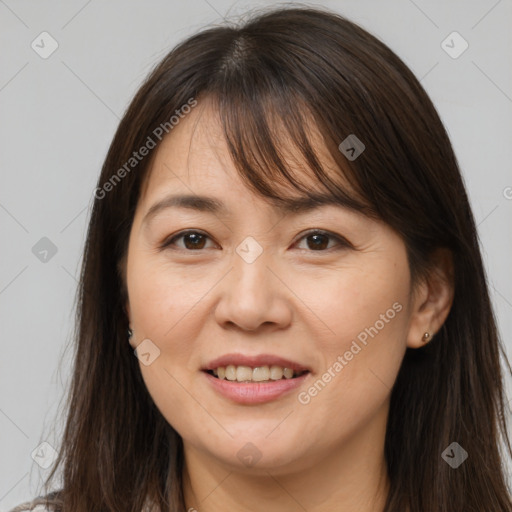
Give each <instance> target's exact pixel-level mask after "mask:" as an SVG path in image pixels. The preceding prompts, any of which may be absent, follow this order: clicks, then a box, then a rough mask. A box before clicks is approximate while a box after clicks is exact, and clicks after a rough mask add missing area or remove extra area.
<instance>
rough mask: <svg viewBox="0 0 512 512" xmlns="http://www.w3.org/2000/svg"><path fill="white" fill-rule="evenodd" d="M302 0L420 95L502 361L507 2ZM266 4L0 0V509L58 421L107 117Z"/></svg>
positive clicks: (509, 44) (28, 486) (25, 494)
mask: <svg viewBox="0 0 512 512" xmlns="http://www.w3.org/2000/svg"><path fill="white" fill-rule="evenodd" d="M316 3H317V4H320V5H323V6H326V7H329V8H332V9H334V10H336V11H338V12H340V13H342V14H344V15H346V16H347V17H349V18H350V19H352V20H354V21H356V22H358V23H359V24H361V25H362V26H363V27H364V28H366V29H368V30H369V31H370V32H372V33H373V34H375V35H376V36H378V37H380V38H381V39H382V40H383V41H384V42H385V43H386V44H388V45H389V46H390V47H391V48H392V49H393V50H394V51H395V52H396V53H397V54H398V55H399V56H400V57H401V58H402V59H403V60H404V61H405V63H406V64H407V65H408V66H409V67H410V68H411V69H412V71H413V72H414V73H415V74H416V76H417V77H418V78H420V79H421V83H422V84H423V86H424V87H425V88H426V90H427V92H428V93H429V94H430V96H431V98H432V99H433V101H434V104H435V105H436V107H437V109H438V111H439V113H440V115H441V118H442V120H443V122H444V123H445V125H446V127H447V129H448V132H449V134H450V136H451V140H452V143H453V145H454V148H455V152H456V154H457V157H458V159H459V162H460V165H461V168H462V171H463V174H464V178H465V180H466V183H467V187H468V191H469V195H470V198H471V202H472V206H473V209H474V213H475V216H476V219H477V222H478V228H479V232H480V237H481V241H482V245H483V248H484V258H485V263H486V266H487V270H488V275H489V279H490V283H491V285H492V286H491V292H492V297H493V302H494V305H495V308H496V313H497V317H498V321H499V327H500V330H501V333H502V336H503V338H504V340H505V343H506V346H507V350H508V353H509V354H510V352H511V349H512V339H511V333H512V322H511V318H512V314H511V313H512V286H511V285H512V274H511V270H510V268H511V266H510V260H511V255H512V234H511V229H510V218H511V214H512V188H507V187H512V173H511V172H510V162H511V160H512V149H511V148H512V144H511V141H512V116H511V113H512V85H511V84H512V59H511V51H510V50H511V48H512V31H511V30H510V26H511V20H512V3H511V1H510V0H500V1H496V0H481V1H467V0H465V1H462V0H460V1H450V2H446V1H442V0H435V1H426V0H414V1H413V0H393V1H387V2H378V1H368V0H365V1H362V0H351V1H349V0H346V1H345V0H338V1H323V2H309V4H310V5H315V4H316ZM270 5H274V2H247V1H242V0H240V1H238V2H234V1H233V0H187V1H185V2H183V1H178V0H173V1H167V2H166V1H163V0H160V1H157V0H153V1H122V0H112V1H108V2H106V1H99V0H89V1H86V0H73V1H68V2H63V1H62V2H57V1H39V0H37V1H36V0H34V1H23V0H20V1H16V0H0V47H1V48H2V51H1V56H0V59H1V60H0V109H1V123H0V145H1V155H2V160H1V173H2V174H1V177H2V182H1V188H0V229H1V241H2V251H1V257H2V264H1V265H0V314H1V320H2V322H1V332H0V336H1V349H2V350H1V358H0V370H1V371H0V461H1V462H0V509H1V510H7V509H9V508H10V507H12V506H13V505H15V504H18V503H20V502H21V501H23V500H25V499H28V498H30V497H33V496H35V495H36V494H37V492H38V485H39V483H40V482H41V479H42V477H44V476H45V474H46V472H47V470H44V469H42V468H40V467H39V465H37V464H36V463H35V462H34V461H33V460H32V458H31V453H32V452H33V450H34V449H35V448H36V447H37V446H38V445H39V444H40V443H41V442H42V441H47V442H49V443H50V444H52V445H53V446H57V445H58V440H59V433H60V431H61V426H60V425H57V430H56V432H55V433H52V421H53V418H54V415H55V413H56V411H57V405H58V403H59V400H60V398H61V396H62V394H63V390H64V389H65V386H66V383H67V379H68V376H69V369H70V358H69V353H70V352H69V350H68V352H64V349H65V347H66V345H68V343H69V341H70V339H71V334H72V329H73V299H74V293H75V289H76V284H77V281H76V279H77V277H76V276H77V275H78V269H79V263H80V258H81V250H82V247H83V242H84V238H85V232H86V226H87V220H88V216H89V213H90V205H91V203H92V192H93V189H94V187H95V183H96V180H97V177H98V174H99V171H100V167H101V164H102V162H103V159H104V157H105V154H106V151H107V148H108V146H109V143H110V141H111V138H112V136H113V134H114V131H115V129H116V126H117V124H118V121H119V118H120V116H121V115H122V113H123V111H124V109H125V108H126V107H127V105H128V102H129V100H130V99H131V97H132V95H133V94H134V93H135V91H136V90H137V88H138V86H139V85H140V83H141V81H142V80H143V78H144V77H145V76H146V74H147V72H148V71H149V70H150V68H151V67H152V65H153V64H154V63H156V62H157V61H158V60H159V59H160V58H162V57H163V56H164V55H165V53H167V51H169V50H170V49H171V47H173V46H174V45H175V44H176V43H177V42H178V41H180V40H182V39H183V38H184V37H186V36H188V35H189V34H192V33H193V32H196V31H197V30H199V29H200V28H202V27H203V26H204V25H206V24H210V23H218V22H221V21H222V17H224V16H226V15H230V16H231V15H238V14H241V13H243V12H245V11H247V10H248V9H249V8H257V7H263V6H270ZM43 31H47V32H49V33H50V34H51V36H52V37H53V38H54V39H55V40H56V41H57V42H58V45H59V46H58V49H57V50H56V51H55V52H54V53H53V54H52V55H51V56H50V57H49V58H47V59H43V58H41V57H40V56H39V55H38V54H37V53H36V52H35V51H34V50H33V49H32V48H31V43H32V41H33V40H36V42H37V41H39V40H40V39H37V38H38V36H39V34H40V33H41V32H43ZM453 31H457V32H459V33H460V34H461V35H462V37H463V38H464V39H465V40H466V41H467V42H468V43H469V48H468V49H467V51H465V52H464V53H463V54H462V55H461V56H460V57H458V58H457V59H453V58H451V57H450V56H449V55H448V54H447V53H446V52H445V51H444V50H443V48H442V47H441V42H442V41H443V40H444V39H445V38H446V37H447V36H448V35H449V34H450V33H451V32H453ZM39 44H41V43H39ZM457 44H458V43H457ZM47 48H48V47H47ZM432 151H435V148H432ZM507 196H508V199H507ZM418 201H421V198H420V197H419V198H418ZM42 237H48V238H49V239H50V240H51V241H52V242H53V243H54V244H55V245H56V247H57V249H58V252H57V253H56V254H55V255H54V256H53V257H52V258H50V259H49V260H48V261H47V262H46V263H44V262H41V261H40V260H39V259H38V258H37V257H36V256H35V255H34V254H33V252H32V247H33V246H34V245H35V244H36V243H37V242H38V241H39V240H40V239H41V238H42ZM59 368H60V370H59ZM507 387H508V397H509V399H511V398H512V391H511V390H512V387H511V386H510V385H507ZM425 392H426V393H428V389H427V390H425ZM465 448H466V449H467V450H468V452H469V453H470V456H471V447H465Z"/></svg>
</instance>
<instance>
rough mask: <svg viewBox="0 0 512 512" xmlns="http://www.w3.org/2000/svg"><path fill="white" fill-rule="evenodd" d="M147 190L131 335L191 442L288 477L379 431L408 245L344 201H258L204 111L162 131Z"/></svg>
mask: <svg viewBox="0 0 512 512" xmlns="http://www.w3.org/2000/svg"><path fill="white" fill-rule="evenodd" d="M322 158H323V160H324V162H323V163H324V164H325V165H326V166H331V168H333V169H334V168H335V166H334V164H333V162H331V161H330V160H329V156H328V155H327V153H322ZM297 172H298V171H297ZM146 185H147V186H146V187H145V188H144V190H143V192H142V194H141V197H140V199H139V203H138V206H137V210H136V213H135V218H134V222H133V225H132V230H131V234H130V240H129V248H128V258H127V265H126V279H127V289H128V300H129V302H128V304H127V311H128V314H129V319H130V325H131V327H132V329H133V331H134V336H133V340H132V342H131V343H132V345H133V346H134V347H135V346H138V345H139V344H140V347H139V349H138V355H139V358H140V369H141V372H142V375H143V378H144V381H145V384H146V386H147V388H148V390H149V393H150V394H151V396H152V398H153V400H154V402H155V403H156V405H157V407H158V408H159V410H160V411H161V413H162V414H163V416H164V417H165V418H166V419H167V421H168V422H169V423H170V424H171V425H172V426H173V427H174V429H175V430H176V431H177V432H178V433H179V434H180V435H181V437H182V438H183V441H184V445H185V449H186V450H189V451H195V452H196V453H201V454H202V455H203V456H204V457H206V458H210V459H211V460H212V461H216V462H218V463H220V464H224V465H226V466H229V467H234V466H236V467H237V468H238V469H239V470H241V471H242V470H249V469H248V468H249V466H250V465H251V461H253V462H257V467H258V468H262V469H265V468H267V469H268V468H273V469H274V470H275V471H276V472H278V471H286V470H287V469H289V468H291V467H292V465H293V467H294V468H300V467H307V466H308V465H309V464H313V463H314V462H315V461H318V460H321V459H322V458H325V457H326V455H327V454H333V453H341V452H342V450H345V449H348V447H349V446H350V443H351V442H353V440H354V439H355V438H356V437H357V436H361V435H362V434H363V433H365V434H367V433H369V432H381V433H382V431H383V429H384V428H385V421H386V415H387V407H388V401H389V395H390V390H391V387H392V385H393V382H394V380H395V378H396V375H397V372H398V369H399V366H400V363H401V361H402V358H403V355H404V352H405V349H406V346H407V337H408V335H409V331H410V328H411V316H412V311H413V305H412V303H411V294H410V291H411V282H410V274H409V268H408V262H407V255H406V249H405V246H404V243H403V241H402V240H401V238H400V237H399V236H398V235H397V234H396V233H395V232H394V231H393V230H391V229H390V228H389V227H388V226H387V225H385V224H383V223H380V222H377V221H375V220H371V219H369V218H367V217H365V216H364V215H362V214H360V213H356V212H353V211H350V210H348V209H346V208H344V207H341V206H339V205H326V206H322V207H320V208H315V209H310V210H304V211H298V212H283V211H281V210H278V209H277V208H276V207H274V206H273V205H272V204H271V203H270V202H269V201H268V200H266V199H264V198H262V197H260V196H257V195H256V194H254V193H253V192H252V191H250V190H249V189H248V188H247V187H246V185H244V183H243V182H242V181H241V179H240V178H239V177H238V175H237V172H236V170H235V168H234V166H233V164H232V163H231V161H230V159H229V156H228V149H227V147H226V145H225V142H224V139H223V137H222V134H221V128H220V126H219V125H218V122H217V118H216V116H215V114H214V112H213V111H211V110H209V109H208V108H205V109H204V110H201V108H200V107H198V108H196V109H195V110H193V111H192V112H191V113H190V114H189V115H188V116H187V117H186V118H185V119H183V120H181V121H180V123H179V125H177V126H175V127H174V128H173V131H172V132H171V133H170V134H169V135H168V136H167V138H166V139H164V141H163V143H162V145H161V146H160V147H159V148H158V150H157V153H156V154H155V158H154V161H153V164H152V169H151V173H150V175H149V179H148V181H147V183H146ZM311 186H316V185H315V184H314V183H313V182H311ZM283 193H284V192H283ZM178 195H194V196H208V197H209V198H212V199H213V200H214V201H216V204H217V206H219V208H218V209H217V210H215V211H212V208H203V209H201V208H197V204H196V205H195V206H196V207H193V206H194V205H191V204H190V203H188V204H186V203H184V202H183V201H182V203H181V206H180V204H179V203H178V202H177V201H176V200H175V201H174V205H172V204H171V202H173V201H169V200H168V199H169V197H170V196H178ZM287 195H288V196H294V197H299V196H298V192H297V191H293V190H292V189H291V188H290V189H289V190H288V194H287ZM166 199H167V203H166V204H165V203H161V202H162V201H165V200H166ZM159 203H160V206H159V207H157V208H154V205H157V204H159ZM210 206H211V205H210ZM150 210H152V213H149V215H148V212H150ZM142 354H144V355H143V356H142V357H141V355H142ZM219 368H221V369H219ZM222 368H224V370H223V369H222ZM284 368H287V370H284ZM208 370H210V371H208ZM291 370H294V372H293V373H291ZM215 374H217V375H215ZM292 375H293V376H292ZM222 376H224V379H222V378H221V377H222ZM289 377H291V378H289ZM229 379H231V380H229ZM232 379H235V380H232ZM250 379H253V380H252V381H251V382H246V381H247V380H250ZM367 440H368V437H366V442H368V441H367ZM255 467H256V466H255Z"/></svg>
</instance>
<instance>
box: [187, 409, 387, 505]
mask: <svg viewBox="0 0 512 512" xmlns="http://www.w3.org/2000/svg"><path fill="white" fill-rule="evenodd" d="M387 412H388V407H387V404H386V407H383V409H382V410H381V411H379V413H378V414H377V416H376V417H374V418H372V420H371V421H370V422H369V423H368V424H367V425H366V426H365V427H364V428H362V429H359V430H358V432H356V433H354V434H353V435H352V436H351V438H350V439H348V440H344V441H343V443H342V444H340V445H339V446H337V447H329V448H328V449H326V450H325V452H326V453H325V454H321V455H320V456H319V457H318V458H317V459H316V460H315V462H314V463H312V464H304V461H298V464H296V465H295V467H300V468H301V469H299V470H294V469H293V468H292V467H290V468H279V471H276V470H273V469H272V468H266V469H265V468H263V469H258V470H256V467H255V468H252V469H251V471H248V470H245V471H244V470H240V469H237V467H236V466H229V465H227V464H224V463H222V462H219V461H218V459H213V458H210V457H209V456H207V455H205V453H204V452H201V451H198V450H196V449H195V448H194V447H191V446H190V445H188V444H187V443H186V442H185V443H184V455H185V464H184V473H183V492H184V496H185V503H186V505H187V507H186V510H187V511H190V512H194V510H197V511H198V512H221V511H225V510H230V511H233V512H246V511H247V510H248V509H250V510H252V511H254V512H260V511H261V512H277V511H279V512H297V511H301V510H307V511H308V512H327V511H332V510H337V511H342V512H380V511H383V510H384V503H385V501H386V497H387V494H388V492H389V478H388V474H387V469H386V463H385V459H384V440H385V430H386V419H387Z"/></svg>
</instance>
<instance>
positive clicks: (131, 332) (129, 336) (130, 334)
mask: <svg viewBox="0 0 512 512" xmlns="http://www.w3.org/2000/svg"><path fill="white" fill-rule="evenodd" d="M132 336H133V331H132V330H131V329H130V328H129V327H128V339H129V340H130V339H131V338H132Z"/></svg>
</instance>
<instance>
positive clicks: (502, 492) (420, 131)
mask: <svg viewBox="0 0 512 512" xmlns="http://www.w3.org/2000/svg"><path fill="white" fill-rule="evenodd" d="M191 98H192V99H193V101H197V102H199V103H200V102H201V98H208V99H212V100H213V101H214V102H215V105H216V106H217V108H218V114H219V117H220V121H221V123H222V126H223V130H224V134H225V137H226V141H227V143H228V147H229V150H230V152H231V155H232V158H233V161H234V163H235V165H236V168H237V170H238V172H239V173H240V176H241V177H242V178H243V179H244V181H245V183H246V184H247V186H248V187H250V188H251V189H252V190H253V191H254V192H255V193H258V194H261V195H262V196H265V197H269V198H274V199H275V200H276V201H280V200H281V201H285V200H286V199H285V198H282V197H279V195H278V194H276V192H275V184H276V183H288V184H290V185H292V186H293V187H296V188H297V189H298V190H300V191H301V193H302V194H304V195H307V196H311V197H313V196H315V195H317V194H318V191H319V190H321V191H322V193H323V194H326V195H329V196H331V197H333V198H335V199H336V200H337V201H340V202H342V203H343V204H349V205H351V206H352V207H354V208H357V209H359V210H361V211H363V212H364V213H365V214H367V215H372V216H375V217H377V218H380V219H382V220H383V221H384V222H386V223H387V224H388V225H390V226H391V227H392V228H393V229H395V230H396V231H397V232H398V233H399V234H400V235H401V236H402V238H403V240H404V243H405V244H406V247H407V253H408V258H409V266H410V270H411V275H412V277H413V282H414V280H416V279H418V278H420V277H421V276H425V275H426V273H428V272H429V270H430V269H431V263H430V262H431V260H430V258H429V256H430V255H431V254H432V251H434V250H435V249H436V248H440V247H442V248H446V249H448V250H449V251H451V253H452V255H453V262H454V276H453V280H454V300H453V305H452V308H451V311H450V314H449V316H448V318H447V320H446V322H445V323H444V325H443V327H442V328H441V330H440V331H439V332H438V333H437V335H436V336H435V337H434V339H433V340H432V342H431V343H429V344H428V345H426V346H425V347H423V348H421V349H417V350H412V349H407V351H406V354H405V357H404V359H403V363H402V366H401V368H400V371H399V374H398V377H397V379H396V382H395V384H394V387H393V389H392V392H391V403H390V411H389V419H388V426H387V432H386V440H385V457H386V463H387V468H388V473H389V478H390V484H391V485H390V492H389V495H388V498H387V503H386V506H385V512H392V511H403V510H409V511H410V512H426V511H428V512H432V511H446V512H462V511H464V512H471V511H472V512H481V511H482V510H489V511H491V510H492V511H493V512H497V511H500V512H501V511H503V512H505V511H507V512H511V511H512V502H511V498H510V494H509V489H508V488H507V485H508V484H507V482H506V479H505V471H504V465H503V462H504V461H503V459H502V457H503V456H504V454H506V455H507V456H509V455H511V454H512V450H511V446H510V441H509V438H508V434H507V428H506V422H505V396H504V387H503V377H502V370H501V368H500V353H501V355H502V356H503V360H504V361H505V362H506V364H507V367H508V370H509V371H512V370H511V368H510V364H509V363H508V361H507V359H506V355H505V352H504V350H503V346H502V345H501V342H500V340H499V336H498V332H497V328H496V323H495V319H494V316H493V311H492V307H491V302H490V299H489V292H488V286H487V282H486V276H485V272H484V267H483V263H482V259H481V254H480V248H479V241H478V236H477V231H476V227H475V222H474V218H473V215H472V212H471V209H470V205H469V202H468V197H467V195H466V191H465V188H464V184H463V180H462V178H461V174H460V171H459V167H458V163H457V160H456V157H455V155H454V152H453V149H452V147H451V144H450V141H449V138H448V135H447V133H446V131H445V129H444V127H443V124H442V123H441V120H440V118H439V116H438V114H437V112H436V110H435V108H434V106H433V104H432V102H431V101H430V99H429V97H428V96H427V94H426V92H425V91H424V89H423V88H422V87H421V85H420V83H419V82H418V80H417V79H416V78H415V76H414V75H413V74H412V72H411V71H410V70H409V69H408V68H407V66H406V65H405V64H404V63H403V62H402V61H401V60H400V59H399V58H398V57H397V55H395V54H394V53H393V52H392V51H391V50H390V49H389V48H388V47H387V46H386V45H384V44H383V43H382V42H381V41H379V40H378V39H377V38H375V37H374V36H372V35H370V34H369V33H368V32H366V31H365V30H363V29H362V28H361V27H359V26H358V25H356V24H354V23H352V22H350V21H348V20H346V19H345V18H343V17H342V16H340V15H338V14H335V13H332V12H330V11H327V10H324V9H318V8H309V7H289V8H279V9H273V10H271V11H266V12H263V13H261V12H260V13H257V15H253V16H252V18H250V19H249V20H248V21H245V22H244V23H243V24H242V25H240V26H237V25H229V24H226V25H223V26H215V27H213V28H207V29H204V30H203V31H201V32H200V33H198V34H196V35H193V36H192V37H190V38H188V39H187V40H185V41H184V42H182V43H180V44H179V45H178V46H177V47H176V48H174V49H173V50H172V51H171V52H170V53H169V54H168V55H167V56H166V57H165V58H164V59H163V60H162V61H161V63H159V64H158V65H157V66H156V67H155V69H154V70H153V71H152V72H151V74H150V75H149V77H148V78H147V79H146V81H145V83H144V84H143V85H142V87H141V88H140V90H139V91H138V92H137V94H136V96H135V97H134V99H133V101H132V102H131V104H130V106H129V108H128V109H127V111H126V113H125V115H124V116H123V118H122V120H121V122H120V125H119V128H118V130H117V132H116V134H115V137H114V140H113V142H112V144H111V146H110V149H109V152H108V155H107V157H106V160H105V163H104V165H103V168H102V172H101V176H100V178H99V181H98V189H96V191H95V196H96V197H95V201H94V206H93V210H92V215H91V219H90V223H89V229H88V232H87V240H86V244H85V250H84V257H83V267H82V272H81V280H80V286H79V290H78V295H77V297H78V304H77V324H76V325H77V330H76V349H75V354H74V357H75V362H74V370H73V378H72V383H71V387H70V393H69V397H68V399H67V405H66V406H67V418H66V427H65V431H64V435H63V439H62V446H61V447H60V451H59V456H58V459H57V461H56V464H55V465H54V467H53V469H52V471H51V473H50V475H49V477H48V479H47V481H46V483H45V492H46V493H48V492H49V491H50V485H51V482H52V481H53V479H54V478H55V476H56V474H57V473H58V469H59V468H60V469H61V470H62V486H61V487H62V488H61V489H60V490H59V491H55V489H53V490H54V491H55V492H54V493H53V494H51V496H50V498H51V499H49V500H47V501H48V504H50V505H53V506H55V507H56V508H57V509H58V510H64V512H91V511H121V510H122V511H134V512H139V511H140V510H142V509H143V507H144V505H148V506H149V505H151V506H153V507H154V508H155V510H162V511H164V510H171V511H180V512H182V511H184V510H185V504H184V501H183V495H182V490H181V484H182V482H181V471H182V463H183V451H182V442H181V438H180V436H179V435H178V434H177V433H176V432H175V430H174V429H173V428H172V426H170V425H169V424H168V423H167V421H166V420H165V418H164V417H163V416H162V415H161V413H160V412H159V411H158V409H157V408H156V406H155V405H154V403H153V401H152V399H151V396H150V395H149V393H148V391H147V389H146V387H145V385H144V382H143V380H142V377H141V373H140V369H139V364H138V360H137V358H136V357H134V354H133V350H132V349H131V348H130V345H129V344H128V342H127V335H126V332H127V327H128V323H127V317H126V313H125V311H124V308H123V306H124V304H125V300H126V288H125V283H124V278H125V276H124V270H123V269H124V267H123V261H124V258H125V256H126V251H127V242H128V237H129V233H130V228H131V224H132V220H133V216H134V211H135V208H136V205H137V201H138V198H139V196H140V192H141V186H142V184H143V180H144V179H146V178H147V174H148V171H149V170H150V168H151V165H150V163H151V158H150V157H149V156H148V157H146V158H143V159H140V161H139V160H137V162H136V163H135V162H134V161H131V160H130V159H131V158H132V157H133V152H134V151H138V150H139V148H141V147H143V146H145V145H146V146H148V145H149V138H151V140H152V141H153V142H154V143H155V145H156V146H158V143H159V141H160V139H159V137H157V135H156V134H157V133H158V134H159V133H160V132H159V131H158V127H162V126H164V127H165V133H167V132H169V133H171V136H172V132H171V129H172V126H171V125H172V123H170V121H169V120H170V119H171V117H172V116H173V115H176V114H175V113H176V111H177V110H178V111H179V112H184V108H183V106H184V105H186V104H187V103H188V104H189V105H190V104H191ZM180 109H181V110H180ZM180 117H181V116H180ZM276 120H278V121H280V122H281V123H282V126H284V127H285V130H284V131H281V132H280V131H277V130H276V129H275V121H276ZM312 121H313V122H314V123H315V126H316V127H318V129H319V130H320V132H321V133H322V135H323V137H324V140H325V144H326V146H327V148H328V149H329V151H330V153H331V154H332V156H333V158H334V159H335V161H336V162H338V163H339V168H340V172H339V176H340V177H343V180H341V179H340V180H336V179H332V173H329V175H328V173H327V172H325V170H324V169H323V168H322V166H321V164H320V161H319V158H318V153H317V151H315V148H313V147H312V145H311V144H310V140H311V139H310V137H309V135H310V132H309V131H308V127H309V126H311V122H312ZM165 123H167V124H165ZM160 131H161V130H160ZM349 135H355V136H356V137H357V138H358V139H360V140H361V141H362V142H363V143H364V145H365V150H364V151H363V152H362V153H361V154H360V155H359V157H358V158H356V159H352V160H351V159H347V157H346V155H345V154H343V153H342V151H341V150H340V149H339V145H340V143H341V142H342V141H343V140H345V139H346V138H347V137H348V136H349ZM290 144H292V145H294V146H295V148H296V150H297V153H296V154H299V155H301V156H302V157H303V158H304V159H305V161H306V162H307V164H308V167H309V169H310V170H312V176H315V177H316V179H317V182H318V187H315V190H312V189H311V187H306V186H301V184H300V183H298V182H297V181H296V180H295V179H294V178H293V177H292V176H291V175H290V173H289V172H288V170H287V169H288V168H287V165H286V162H285V160H284V159H283V158H282V155H283V153H282V148H286V147H288V148H289V147H290ZM152 151H156V150H155V149H152ZM127 162H130V163H129V165H128V166H127ZM123 168H124V169H125V172H121V171H120V169H123ZM342 169H343V171H341V170H342ZM342 172H343V174H342ZM116 176H117V177H116ZM329 176H330V177H329ZM347 182H348V183H349V184H350V191H349V190H348V189H347V187H346V184H347ZM107 183H110V186H107ZM453 442H457V443H458V444H459V445H460V446H461V447H462V448H464V449H465V450H466V451H467V452H468V458H467V460H465V462H464V463H462V464H461V465H460V466H459V467H458V468H457V469H454V468H452V467H451V466H450V465H449V464H447V463H446V462H445V460H443V457H442V453H443V452H444V450H445V449H446V448H447V447H449V446H450V445H451V443H453ZM503 447H505V448H506V450H503ZM502 450H503V451H502Z"/></svg>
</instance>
